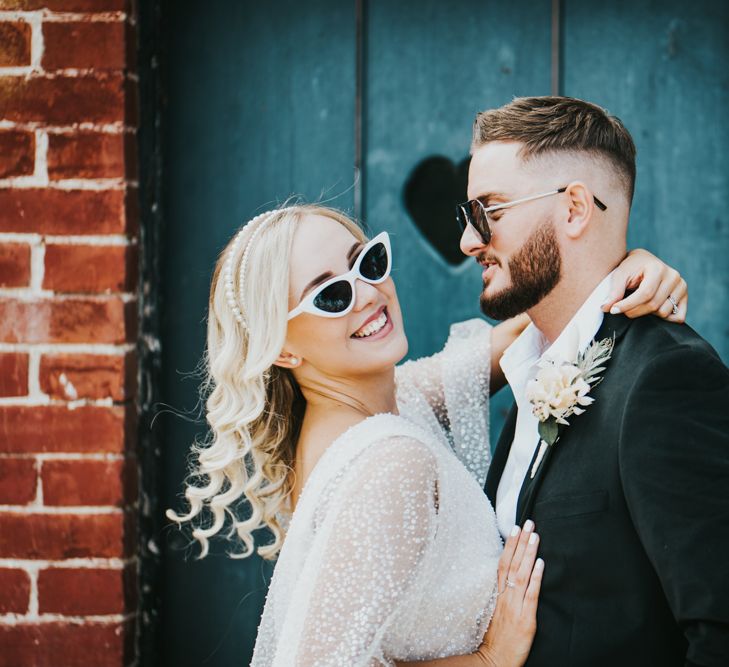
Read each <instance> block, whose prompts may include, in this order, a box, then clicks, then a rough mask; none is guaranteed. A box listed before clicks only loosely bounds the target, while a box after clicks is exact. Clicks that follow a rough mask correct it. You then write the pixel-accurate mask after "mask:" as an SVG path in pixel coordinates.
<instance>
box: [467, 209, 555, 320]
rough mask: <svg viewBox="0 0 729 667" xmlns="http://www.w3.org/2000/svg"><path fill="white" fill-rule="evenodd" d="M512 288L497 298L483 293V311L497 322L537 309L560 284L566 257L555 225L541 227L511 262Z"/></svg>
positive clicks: (550, 223)
mask: <svg viewBox="0 0 729 667" xmlns="http://www.w3.org/2000/svg"><path fill="white" fill-rule="evenodd" d="M508 265H509V274H510V275H511V285H510V286H509V287H507V288H505V289H503V290H501V291H500V292H498V293H496V294H494V295H493V296H488V297H487V296H486V295H485V290H486V286H487V285H486V282H485V281H484V291H483V292H482V293H481V312H482V313H483V314H484V315H486V316H487V317H491V318H493V319H495V320H508V319H509V318H510V317H516V316H517V315H520V314H521V313H524V312H526V311H527V310H529V309H530V308H533V307H534V306H536V305H537V304H538V303H539V302H540V301H541V300H542V299H543V298H544V297H545V296H547V294H549V293H550V292H551V291H552V290H553V289H554V288H555V286H556V285H557V283H559V279H560V276H561V272H562V256H561V255H560V252H559V244H558V243H557V235H556V233H555V231H554V223H552V222H551V221H549V222H548V223H546V224H544V225H540V226H539V227H538V228H537V229H536V230H535V231H534V232H533V233H532V234H531V235H530V236H529V238H528V239H527V240H526V241H525V242H524V244H523V245H522V247H521V248H519V250H517V252H516V254H515V255H514V256H513V257H511V259H509V262H508Z"/></svg>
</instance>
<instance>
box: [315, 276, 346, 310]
mask: <svg viewBox="0 0 729 667" xmlns="http://www.w3.org/2000/svg"><path fill="white" fill-rule="evenodd" d="M350 303H352V286H351V285H350V284H349V283H348V282H347V281H346V280H338V281H337V282H336V283H332V284H331V285H329V286H328V287H325V288H324V289H323V290H322V291H321V292H319V294H317V295H316V297H314V305H315V306H316V307H317V308H318V309H319V310H323V311H324V312H327V313H341V312H342V311H344V310H346V309H347V307H348V306H349V304H350Z"/></svg>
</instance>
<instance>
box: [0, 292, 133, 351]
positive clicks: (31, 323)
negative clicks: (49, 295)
mask: <svg viewBox="0 0 729 667" xmlns="http://www.w3.org/2000/svg"><path fill="white" fill-rule="evenodd" d="M136 316H137V307H136V303H134V302H133V301H129V302H127V303H124V302H123V301H122V300H121V299H120V298H119V297H97V298H87V299H83V298H68V299H62V300H54V299H41V300H38V301H19V300H16V299H9V298H0V341H2V342H5V343H123V342H125V341H133V340H135V339H136Z"/></svg>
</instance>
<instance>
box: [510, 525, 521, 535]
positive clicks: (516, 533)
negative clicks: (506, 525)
mask: <svg viewBox="0 0 729 667" xmlns="http://www.w3.org/2000/svg"><path fill="white" fill-rule="evenodd" d="M520 530H521V528H519V526H514V527H513V528H512V529H511V536H512V537H516V536H517V535H518V534H519V531H520Z"/></svg>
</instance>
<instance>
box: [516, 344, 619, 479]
mask: <svg viewBox="0 0 729 667" xmlns="http://www.w3.org/2000/svg"><path fill="white" fill-rule="evenodd" d="M614 345H615V335H614V334H613V337H612V338H603V339H602V340H601V341H599V342H597V341H594V340H593V341H592V342H591V343H590V344H589V345H588V346H587V349H585V351H584V352H581V353H578V355H577V359H576V360H575V361H558V360H555V359H550V358H546V359H543V360H542V361H540V362H539V372H538V373H537V377H535V378H534V379H533V380H530V381H529V383H528V384H527V389H526V397H527V399H528V400H529V402H530V403H531V404H532V412H533V413H534V416H535V417H536V418H537V419H539V437H540V439H541V440H540V442H539V452H538V454H537V458H536V460H535V461H534V465H533V466H532V470H531V479H534V475H536V474H537V470H538V469H539V464H540V463H541V462H542V459H543V458H544V454H545V453H546V451H547V448H548V447H551V446H552V445H554V444H555V443H556V442H557V441H558V440H559V437H560V435H561V433H562V431H563V430H564V428H565V427H566V426H569V422H568V421H567V418H568V417H571V416H572V415H581V414H582V413H583V412H584V411H585V408H587V406H588V405H592V403H593V402H594V400H595V399H594V398H593V397H592V396H589V393H590V390H591V389H593V388H594V387H596V386H597V385H598V384H600V382H602V377H601V376H600V373H602V372H603V371H604V370H605V363H606V362H607V361H608V359H610V357H611V356H612V353H613V346H614Z"/></svg>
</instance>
